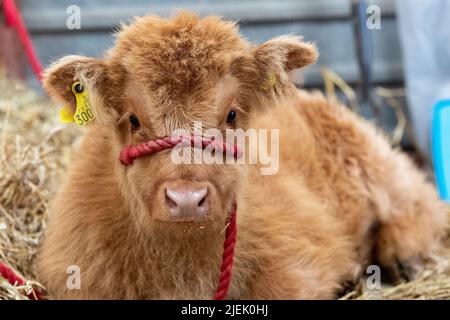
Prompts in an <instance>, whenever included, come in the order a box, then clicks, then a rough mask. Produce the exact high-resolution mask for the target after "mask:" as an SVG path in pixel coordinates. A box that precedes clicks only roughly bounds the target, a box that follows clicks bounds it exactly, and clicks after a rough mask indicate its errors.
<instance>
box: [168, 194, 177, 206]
mask: <svg viewBox="0 0 450 320" xmlns="http://www.w3.org/2000/svg"><path fill="white" fill-rule="evenodd" d="M166 204H167V206H168V207H169V208H170V209H176V207H177V203H176V202H175V201H174V200H173V199H172V198H171V197H170V195H169V193H168V192H167V190H166Z"/></svg>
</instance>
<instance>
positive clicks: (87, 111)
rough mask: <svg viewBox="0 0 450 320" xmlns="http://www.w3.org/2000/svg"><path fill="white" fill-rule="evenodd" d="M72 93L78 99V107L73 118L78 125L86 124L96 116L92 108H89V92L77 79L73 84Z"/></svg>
mask: <svg viewBox="0 0 450 320" xmlns="http://www.w3.org/2000/svg"><path fill="white" fill-rule="evenodd" d="M72 93H73V94H74V95H75V99H76V101H77V109H76V111H75V114H74V115H73V120H74V121H75V122H76V124H77V125H79V126H85V125H87V124H88V123H89V122H91V121H92V120H94V118H95V117H94V115H93V113H92V111H91V108H89V99H88V95H87V92H86V90H85V88H84V87H83V85H82V84H81V83H80V82H79V81H77V82H74V83H73V84H72Z"/></svg>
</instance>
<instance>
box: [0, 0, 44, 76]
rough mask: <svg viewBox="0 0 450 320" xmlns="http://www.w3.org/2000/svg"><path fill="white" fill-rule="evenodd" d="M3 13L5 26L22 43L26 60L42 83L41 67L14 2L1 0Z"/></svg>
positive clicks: (12, 0)
mask: <svg viewBox="0 0 450 320" xmlns="http://www.w3.org/2000/svg"><path fill="white" fill-rule="evenodd" d="M3 13H4V15H5V20H6V25H8V26H11V27H13V28H15V29H16V31H17V34H18V36H19V39H20V42H21V43H22V46H23V48H24V50H25V54H26V56H27V58H28V62H29V63H30V65H31V69H32V70H33V72H34V74H35V75H36V77H37V78H38V80H39V81H40V82H42V66H41V64H40V62H39V59H38V57H37V54H36V51H35V50H34V47H33V42H32V41H31V37H30V34H29V33H28V30H27V27H26V26H25V23H24V21H23V18H22V15H21V14H20V11H19V9H18V8H17V6H16V4H15V2H14V0H3Z"/></svg>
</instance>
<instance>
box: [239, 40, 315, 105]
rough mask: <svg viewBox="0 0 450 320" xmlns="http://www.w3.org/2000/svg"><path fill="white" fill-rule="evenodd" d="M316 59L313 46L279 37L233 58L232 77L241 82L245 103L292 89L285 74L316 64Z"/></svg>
mask: <svg viewBox="0 0 450 320" xmlns="http://www.w3.org/2000/svg"><path fill="white" fill-rule="evenodd" d="M318 56H319V54H318V52H317V49H316V46H315V45H314V44H312V43H309V42H304V41H303V39H302V38H301V37H298V36H281V37H277V38H273V39H271V40H269V41H267V42H265V43H263V44H261V45H260V46H258V47H256V48H254V49H253V50H252V51H251V52H250V53H249V54H248V55H244V56H240V57H238V58H236V59H235V60H234V61H233V63H232V64H231V73H232V74H233V75H234V76H235V77H237V78H238V79H239V80H240V83H241V84H242V86H241V87H242V90H244V91H245V95H246V96H247V97H251V98H248V99H254V98H255V95H256V97H258V96H265V97H267V96H271V95H272V94H273V93H275V94H281V93H282V92H283V89H284V88H286V87H288V86H290V87H292V82H291V80H290V78H289V75H288V73H289V72H290V71H293V70H295V69H299V68H302V67H305V66H307V65H310V64H312V63H314V62H316V60H317V58H318ZM252 93H253V94H252ZM261 94H262V95H261Z"/></svg>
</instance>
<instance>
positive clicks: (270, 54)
mask: <svg viewBox="0 0 450 320" xmlns="http://www.w3.org/2000/svg"><path fill="white" fill-rule="evenodd" d="M318 56H319V53H318V52H317V49H316V46H315V45H314V44H312V43H309V42H304V41H303V39H302V38H301V37H299V36H281V37H277V38H273V39H271V40H269V41H267V42H265V43H263V44H262V45H260V46H259V47H258V48H256V50H255V59H256V61H257V63H258V65H259V67H260V68H262V69H266V70H265V71H267V72H270V71H272V72H279V73H281V72H289V71H292V70H295V69H298V68H302V67H305V66H307V65H310V64H312V63H314V62H316V60H317V58H318Z"/></svg>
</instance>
